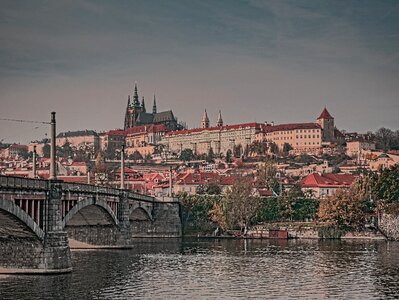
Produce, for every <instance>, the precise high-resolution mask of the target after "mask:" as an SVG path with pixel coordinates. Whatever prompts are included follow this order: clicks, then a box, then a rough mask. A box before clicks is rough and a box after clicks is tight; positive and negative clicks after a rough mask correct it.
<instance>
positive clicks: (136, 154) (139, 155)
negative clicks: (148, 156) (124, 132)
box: [129, 150, 143, 160]
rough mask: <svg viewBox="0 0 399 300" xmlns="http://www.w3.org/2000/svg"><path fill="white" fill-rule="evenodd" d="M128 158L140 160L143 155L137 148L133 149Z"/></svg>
mask: <svg viewBox="0 0 399 300" xmlns="http://www.w3.org/2000/svg"><path fill="white" fill-rule="evenodd" d="M129 158H130V159H132V160H142V159H143V156H142V155H141V153H140V152H138V151H137V150H136V151H134V152H133V153H132V154H131V155H129Z"/></svg>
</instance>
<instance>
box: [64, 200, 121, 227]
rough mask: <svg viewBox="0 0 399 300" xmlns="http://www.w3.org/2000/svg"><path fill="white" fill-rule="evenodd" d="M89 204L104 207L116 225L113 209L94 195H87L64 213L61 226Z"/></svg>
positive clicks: (116, 219)
mask: <svg viewBox="0 0 399 300" xmlns="http://www.w3.org/2000/svg"><path fill="white" fill-rule="evenodd" d="M90 205H95V206H99V207H101V208H102V209H104V210H105V211H106V212H107V213H108V214H109V216H110V217H111V218H112V220H113V222H114V224H115V225H118V223H119V222H118V218H117V217H116V215H115V213H114V211H113V210H112V209H111V207H110V206H109V205H108V204H107V201H104V200H100V199H95V198H94V197H87V198H86V199H84V200H81V201H78V202H77V203H76V205H75V206H74V207H72V209H71V210H70V211H69V212H68V213H67V214H66V216H65V217H64V218H63V220H62V228H65V226H67V225H68V222H69V221H70V220H71V219H72V218H73V217H74V216H75V215H76V214H77V213H78V212H79V211H81V210H82V209H84V208H85V207H88V206H90Z"/></svg>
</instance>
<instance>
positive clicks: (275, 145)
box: [270, 142, 278, 154]
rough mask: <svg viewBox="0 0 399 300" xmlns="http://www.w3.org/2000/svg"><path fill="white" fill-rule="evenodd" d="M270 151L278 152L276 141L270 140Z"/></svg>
mask: <svg viewBox="0 0 399 300" xmlns="http://www.w3.org/2000/svg"><path fill="white" fill-rule="evenodd" d="M270 152H271V153H273V154H277V153H278V146H277V144H276V143H274V142H271V143H270Z"/></svg>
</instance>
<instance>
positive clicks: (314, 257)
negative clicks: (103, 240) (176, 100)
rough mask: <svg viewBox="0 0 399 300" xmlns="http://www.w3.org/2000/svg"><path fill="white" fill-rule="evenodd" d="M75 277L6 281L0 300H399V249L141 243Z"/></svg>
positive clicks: (101, 256)
mask: <svg viewBox="0 0 399 300" xmlns="http://www.w3.org/2000/svg"><path fill="white" fill-rule="evenodd" d="M72 260H73V267H74V271H73V272H72V273H71V274H65V275H57V276H53V275H51V276H37V275H36V276H30V275H29V276H28V275H24V276H9V277H3V278H0V299H237V298H240V299H298V298H303V299H397V298H399V243H397V242H384V241H382V242H360V241H337V240H334V241H313V240H309V241H304V240H302V241H296V240H289V241H285V240H279V241H278V240H275V241H273V240H247V241H245V240H211V239H198V240H197V239H195V240H178V239H170V240H142V241H140V243H139V244H138V245H137V247H136V248H135V249H131V250H97V251H73V252H72Z"/></svg>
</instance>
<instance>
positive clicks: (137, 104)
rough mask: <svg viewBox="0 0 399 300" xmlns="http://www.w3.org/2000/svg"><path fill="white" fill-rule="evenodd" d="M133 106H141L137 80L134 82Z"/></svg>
mask: <svg viewBox="0 0 399 300" xmlns="http://www.w3.org/2000/svg"><path fill="white" fill-rule="evenodd" d="M133 106H134V107H140V102H139V94H138V92H137V81H136V82H135V83H134V95H133Z"/></svg>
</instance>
